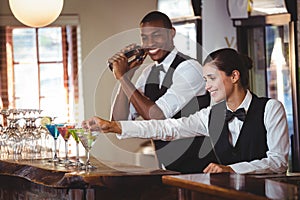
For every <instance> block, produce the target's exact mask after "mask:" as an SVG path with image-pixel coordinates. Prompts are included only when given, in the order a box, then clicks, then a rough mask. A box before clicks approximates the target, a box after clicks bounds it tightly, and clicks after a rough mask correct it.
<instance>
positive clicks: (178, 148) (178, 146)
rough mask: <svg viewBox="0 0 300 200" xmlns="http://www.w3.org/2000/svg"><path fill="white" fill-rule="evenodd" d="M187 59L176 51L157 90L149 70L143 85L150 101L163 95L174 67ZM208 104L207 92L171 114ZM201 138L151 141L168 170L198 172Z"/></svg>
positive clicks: (186, 112) (189, 110)
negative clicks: (151, 81) (150, 78)
mask: <svg viewBox="0 0 300 200" xmlns="http://www.w3.org/2000/svg"><path fill="white" fill-rule="evenodd" d="M189 59H191V58H190V57H188V56H186V55H184V54H182V53H178V54H177V55H176V57H175V59H174V61H173V62H172V64H171V66H170V67H169V70H168V71H167V72H166V76H165V78H164V80H163V83H162V87H161V88H160V89H158V90H157V89H156V88H157V87H152V86H153V85H155V84H159V83H150V81H149V77H150V76H151V72H150V74H149V77H148V80H147V81H146V85H145V95H146V96H147V97H149V98H150V99H151V100H152V101H156V100H157V99H159V98H160V97H161V96H162V95H164V94H165V93H166V92H167V90H168V89H169V88H170V87H171V85H172V83H173V79H172V78H173V73H174V71H175V70H176V67H177V66H178V65H179V64H180V63H181V62H183V61H185V60H189ZM175 81H176V80H175ZM209 104H210V96H209V94H208V93H207V94H205V95H203V96H198V97H194V98H193V99H192V100H191V101H190V102H189V103H188V104H187V105H186V106H185V107H184V108H183V109H182V110H181V111H179V112H178V113H177V114H176V115H175V116H173V118H180V117H184V116H189V115H190V114H193V113H195V112H196V111H198V110H200V109H201V108H204V107H207V106H209ZM203 138H204V137H195V138H187V139H180V140H176V141H172V142H167V141H161V140H154V141H153V142H154V146H155V150H156V155H157V158H158V161H159V163H160V164H161V163H163V164H164V166H165V167H166V168H167V169H169V170H174V171H179V172H182V173H197V172H200V171H199V168H198V167H197V165H198V164H199V159H198V157H199V156H198V153H199V150H200V147H201V144H202V142H203Z"/></svg>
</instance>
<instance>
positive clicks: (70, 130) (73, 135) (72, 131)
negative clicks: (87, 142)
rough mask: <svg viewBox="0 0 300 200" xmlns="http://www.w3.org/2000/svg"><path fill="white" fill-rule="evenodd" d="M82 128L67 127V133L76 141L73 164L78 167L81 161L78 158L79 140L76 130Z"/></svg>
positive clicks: (80, 130)
mask: <svg viewBox="0 0 300 200" xmlns="http://www.w3.org/2000/svg"><path fill="white" fill-rule="evenodd" d="M83 131H84V130H83V129H82V128H73V129H72V128H71V129H68V132H69V134H71V135H72V137H73V138H74V140H75V142H76V162H75V166H77V167H80V166H81V165H82V163H81V162H80V160H79V142H80V139H79V137H78V134H77V132H83Z"/></svg>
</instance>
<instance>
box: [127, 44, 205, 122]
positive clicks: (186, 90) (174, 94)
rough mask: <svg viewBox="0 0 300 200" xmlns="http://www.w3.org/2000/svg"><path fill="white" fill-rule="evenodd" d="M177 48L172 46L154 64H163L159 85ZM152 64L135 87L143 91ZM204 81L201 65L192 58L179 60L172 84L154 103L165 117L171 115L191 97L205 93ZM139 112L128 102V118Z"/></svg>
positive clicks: (136, 115) (134, 117)
mask: <svg viewBox="0 0 300 200" xmlns="http://www.w3.org/2000/svg"><path fill="white" fill-rule="evenodd" d="M177 53H178V50H177V49H176V48H174V49H173V50H172V51H171V52H170V54H169V55H168V56H167V57H166V58H165V59H164V60H163V61H162V62H161V63H159V64H158V63H157V62H156V63H155V64H156V65H161V64H162V65H163V67H164V71H160V77H159V79H160V86H161V84H162V82H163V80H164V77H165V75H166V72H167V71H168V69H169V67H170V65H171V64H172V62H173V60H174V59H175V57H176V54H177ZM152 66H153V64H151V65H149V66H147V67H146V68H145V69H144V70H143V72H142V74H141V75H140V77H139V78H138V80H137V82H136V85H135V86H136V88H137V89H138V90H139V91H141V92H143V93H144V92H145V91H144V89H145V84H146V81H147V78H148V76H149V73H150V71H151V67H152ZM205 92H206V91H205V82H204V79H203V75H202V66H201V65H200V63H199V62H198V61H196V60H194V59H191V60H187V61H183V62H181V63H180V64H179V65H178V66H177V68H176V70H175V71H174V74H173V84H172V85H171V87H170V88H169V89H168V90H167V92H166V93H165V94H164V95H163V96H161V97H160V98H159V99H158V100H157V101H156V102H155V103H156V105H157V106H158V107H159V108H160V109H161V110H162V112H163V113H164V115H165V117H166V118H170V117H173V116H174V115H175V114H176V113H177V112H178V111H180V110H181V109H182V108H183V107H184V106H185V105H186V104H187V103H188V102H189V101H190V100H191V99H192V98H193V97H195V96H198V95H204V94H205ZM137 117H139V114H138V113H137V112H136V110H135V108H134V106H133V105H132V104H130V114H129V117H128V118H129V119H130V120H132V119H136V118H137Z"/></svg>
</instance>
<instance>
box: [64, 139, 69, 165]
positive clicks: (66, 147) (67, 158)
mask: <svg viewBox="0 0 300 200" xmlns="http://www.w3.org/2000/svg"><path fill="white" fill-rule="evenodd" d="M65 151H66V161H68V160H69V157H68V140H65Z"/></svg>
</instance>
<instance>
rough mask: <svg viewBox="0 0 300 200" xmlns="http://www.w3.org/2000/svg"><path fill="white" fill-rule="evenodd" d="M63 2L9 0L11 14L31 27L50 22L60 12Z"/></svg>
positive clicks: (55, 0) (52, 0) (59, 0)
mask: <svg viewBox="0 0 300 200" xmlns="http://www.w3.org/2000/svg"><path fill="white" fill-rule="evenodd" d="M63 4H64V1H63V0H9V6H10V9H11V11H12V13H13V15H14V16H15V17H16V18H17V19H18V20H19V21H20V22H21V23H23V24H25V25H27V26H31V27H43V26H47V25H49V24H51V23H52V22H53V21H55V20H56V19H57V17H58V16H59V14H60V13H61V11H62V8H63Z"/></svg>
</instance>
